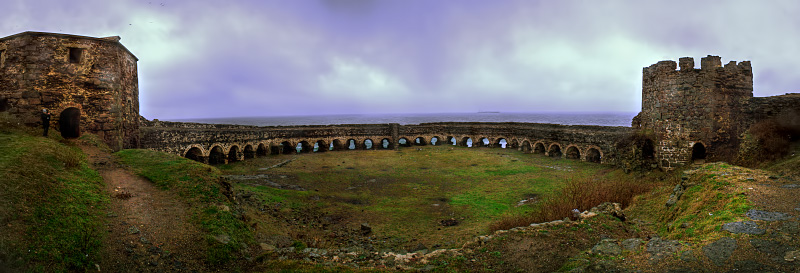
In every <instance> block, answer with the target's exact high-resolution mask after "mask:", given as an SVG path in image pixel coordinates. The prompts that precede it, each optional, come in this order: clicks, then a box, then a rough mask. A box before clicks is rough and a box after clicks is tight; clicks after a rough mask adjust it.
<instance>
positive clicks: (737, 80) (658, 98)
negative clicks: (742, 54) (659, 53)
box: [634, 55, 753, 170]
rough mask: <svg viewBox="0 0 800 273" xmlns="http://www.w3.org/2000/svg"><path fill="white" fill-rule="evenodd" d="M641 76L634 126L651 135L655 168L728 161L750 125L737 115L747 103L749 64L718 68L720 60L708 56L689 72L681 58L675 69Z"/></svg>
mask: <svg viewBox="0 0 800 273" xmlns="http://www.w3.org/2000/svg"><path fill="white" fill-rule="evenodd" d="M677 65H679V66H680V69H679V70H676V66H677ZM642 74H643V75H642V112H641V113H640V114H639V116H638V117H637V121H638V123H639V124H634V126H637V125H638V126H640V128H641V129H643V130H645V131H646V132H651V133H652V134H653V135H654V137H655V142H656V143H654V148H655V151H654V156H655V159H656V160H657V161H658V165H659V167H661V168H662V169H666V170H670V169H673V168H675V167H677V166H680V165H683V164H686V163H687V162H691V161H692V160H693V159H705V158H706V157H708V158H709V159H711V160H714V159H724V158H728V157H729V156H731V155H730V153H731V152H732V151H735V147H736V146H737V145H738V137H739V135H740V134H741V133H742V132H743V131H744V130H746V129H747V128H746V126H745V125H746V124H749V123H750V120H749V119H750V118H749V116H746V115H744V114H743V113H745V112H746V110H747V109H746V108H747V107H748V102H749V99H750V98H752V97H753V71H752V68H751V67H750V62H749V61H743V62H739V63H736V62H735V61H731V62H729V63H727V64H725V66H722V63H721V61H720V57H718V56H710V55H709V56H707V57H705V58H702V59H701V61H700V69H695V68H694V59H693V58H690V57H685V58H680V59H679V63H678V64H676V63H675V61H660V62H658V63H656V64H653V65H651V66H649V67H645V68H644V69H643V72H642ZM634 123H636V121H635V122H634ZM743 127H744V128H743Z"/></svg>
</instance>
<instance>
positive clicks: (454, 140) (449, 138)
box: [447, 136, 458, 146]
mask: <svg viewBox="0 0 800 273" xmlns="http://www.w3.org/2000/svg"><path fill="white" fill-rule="evenodd" d="M447 143H450V145H453V146H456V145H458V141H456V138H454V137H451V136H449V137H447Z"/></svg>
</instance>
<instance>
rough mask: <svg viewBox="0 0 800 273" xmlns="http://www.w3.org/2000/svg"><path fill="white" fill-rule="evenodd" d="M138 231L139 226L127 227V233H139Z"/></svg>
mask: <svg viewBox="0 0 800 273" xmlns="http://www.w3.org/2000/svg"><path fill="white" fill-rule="evenodd" d="M139 232H140V231H139V228H137V227H136V226H130V227H128V234H139Z"/></svg>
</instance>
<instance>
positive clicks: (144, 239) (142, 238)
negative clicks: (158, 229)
mask: <svg viewBox="0 0 800 273" xmlns="http://www.w3.org/2000/svg"><path fill="white" fill-rule="evenodd" d="M139 242H141V243H142V244H145V245H149V244H150V240H147V238H145V237H144V236H142V237H139Z"/></svg>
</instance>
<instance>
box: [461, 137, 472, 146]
mask: <svg viewBox="0 0 800 273" xmlns="http://www.w3.org/2000/svg"><path fill="white" fill-rule="evenodd" d="M461 146H464V147H475V142H474V141H473V140H472V138H471V137H462V138H461Z"/></svg>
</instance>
